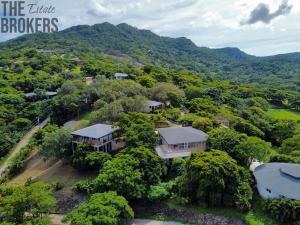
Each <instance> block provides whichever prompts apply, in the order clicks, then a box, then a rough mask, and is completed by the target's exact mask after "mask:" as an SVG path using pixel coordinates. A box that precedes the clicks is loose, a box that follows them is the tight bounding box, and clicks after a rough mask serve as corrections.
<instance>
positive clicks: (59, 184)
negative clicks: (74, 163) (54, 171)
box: [51, 181, 64, 191]
mask: <svg viewBox="0 0 300 225" xmlns="http://www.w3.org/2000/svg"><path fill="white" fill-rule="evenodd" d="M51 187H52V189H53V190H54V191H59V190H61V189H63V188H64V184H63V183H62V182H60V181H55V182H53V183H52V184H51Z"/></svg>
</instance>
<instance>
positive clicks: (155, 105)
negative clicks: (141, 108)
mask: <svg viewBox="0 0 300 225" xmlns="http://www.w3.org/2000/svg"><path fill="white" fill-rule="evenodd" d="M164 107H165V104H164V103H162V102H156V101H148V105H147V109H148V110H149V112H154V111H155V110H158V109H163V108H164Z"/></svg>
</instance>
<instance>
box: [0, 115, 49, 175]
mask: <svg viewBox="0 0 300 225" xmlns="http://www.w3.org/2000/svg"><path fill="white" fill-rule="evenodd" d="M49 121H50V119H49V118H47V119H46V120H44V121H43V122H41V123H40V124H39V125H37V126H35V127H34V128H32V129H31V130H30V131H29V132H28V133H27V134H26V135H25V136H24V137H23V138H22V139H21V140H20V141H19V143H18V144H17V145H16V146H15V147H14V149H13V150H12V152H11V153H10V155H9V157H8V158H7V159H6V160H5V162H4V163H3V164H2V165H1V166H0V178H2V175H3V172H4V171H5V170H6V168H7V167H8V165H9V163H10V161H11V159H12V158H13V157H15V156H16V155H17V154H18V153H19V152H20V151H21V149H22V148H24V147H25V146H26V145H27V144H28V142H29V141H30V139H31V137H32V136H33V135H34V134H35V133H36V132H37V131H38V130H39V129H40V128H43V127H44V126H46V125H47V123H48V122H49Z"/></svg>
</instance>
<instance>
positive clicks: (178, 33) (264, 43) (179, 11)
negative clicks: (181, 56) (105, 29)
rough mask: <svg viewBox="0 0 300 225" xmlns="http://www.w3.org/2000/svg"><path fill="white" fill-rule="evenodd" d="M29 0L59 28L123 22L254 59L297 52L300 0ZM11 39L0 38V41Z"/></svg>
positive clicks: (299, 34)
mask: <svg viewBox="0 0 300 225" xmlns="http://www.w3.org/2000/svg"><path fill="white" fill-rule="evenodd" d="M35 1H37V2H39V4H44V5H52V6H54V7H55V8H56V13H55V14H56V15H55V16H56V17H58V19H59V27H60V30H62V29H64V28H67V27H70V26H74V25H82V24H88V25H93V24H96V23H102V22H110V23H112V24H115V25H116V24H119V23H128V24H130V25H132V26H135V27H137V28H140V29H149V30H151V31H153V32H155V33H156V34H159V35H161V36H169V37H187V38H189V39H191V40H192V41H193V42H194V43H196V44H197V45H198V46H205V47H210V48H222V47H238V48H240V49H241V50H243V51H245V52H247V53H248V54H253V55H258V56H266V55H275V54H280V53H288V52H300V26H299V21H300V0H27V2H35ZM0 14H1V12H0ZM15 36H16V35H4V34H0V40H2V41H3V40H6V39H8V38H12V37H15Z"/></svg>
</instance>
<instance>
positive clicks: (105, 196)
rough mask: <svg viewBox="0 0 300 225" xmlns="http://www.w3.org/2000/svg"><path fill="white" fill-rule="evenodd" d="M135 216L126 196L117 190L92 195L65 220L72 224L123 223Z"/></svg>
mask: <svg viewBox="0 0 300 225" xmlns="http://www.w3.org/2000/svg"><path fill="white" fill-rule="evenodd" d="M133 216H134V213H133V210H132V209H131V207H130V206H129V205H128V202H127V201H126V199H125V198H123V197H122V196H118V195H117V194H116V193H115V192H106V193H98V194H94V195H92V196H91V197H90V199H89V200H88V202H87V203H85V204H82V205H81V206H79V207H78V208H77V209H75V210H73V211H72V212H70V213H69V214H68V215H67V216H66V217H65V218H64V221H65V222H70V225H83V224H88V225H121V224H123V222H124V220H129V219H132V218H133Z"/></svg>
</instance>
